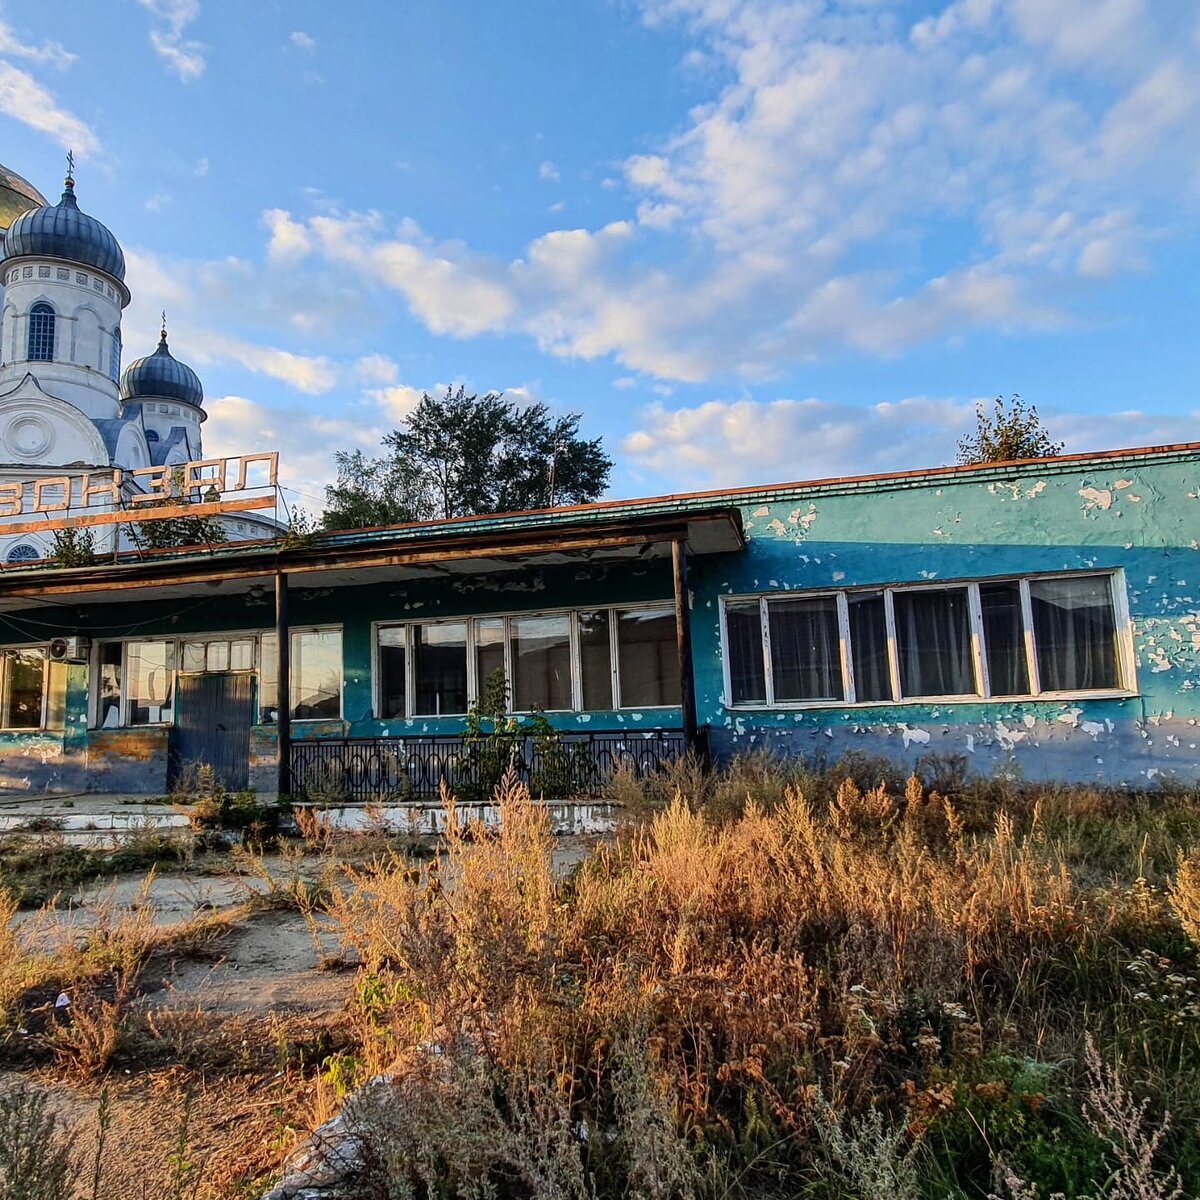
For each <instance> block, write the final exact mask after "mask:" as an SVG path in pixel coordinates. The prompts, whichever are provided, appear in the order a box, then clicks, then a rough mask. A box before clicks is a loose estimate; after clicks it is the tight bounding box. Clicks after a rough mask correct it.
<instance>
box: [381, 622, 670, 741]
mask: <svg viewBox="0 0 1200 1200" xmlns="http://www.w3.org/2000/svg"><path fill="white" fill-rule="evenodd" d="M376 653H377V660H376V675H375V688H376V696H375V704H376V715H377V717H378V719H380V720H389V719H391V718H394V717H409V718H411V717H427V716H461V715H463V714H465V713H466V712H467V711H469V709H470V707H471V705H472V704H473V703H475V702H477V701H478V699H479V698H480V697H481V696H483V695H484V693H485V689H486V688H487V686H488V681H489V680H490V679H491V678H493V677H494V676H495V674H496V672H498V671H499V672H503V677H504V680H505V683H506V685H507V687H508V704H509V706H510V707H511V708H512V710H513V711H515V712H529V711H531V710H533V709H541V710H543V711H546V712H576V711H582V712H606V711H611V710H613V709H615V708H617V707H623V708H631V707H634V706H642V707H651V706H673V705H677V704H679V702H680V701H679V695H680V689H679V660H678V650H677V648H676V638H675V610H674V607H673V606H667V605H640V606H638V607H636V608H626V609H612V608H598V609H583V610H580V611H571V610H561V611H558V612H532V613H513V614H511V615H509V616H480V617H463V618H460V619H458V620H452V621H411V622H405V623H403V624H399V625H382V626H379V627H378V628H377V630H376ZM618 668H619V669H618Z"/></svg>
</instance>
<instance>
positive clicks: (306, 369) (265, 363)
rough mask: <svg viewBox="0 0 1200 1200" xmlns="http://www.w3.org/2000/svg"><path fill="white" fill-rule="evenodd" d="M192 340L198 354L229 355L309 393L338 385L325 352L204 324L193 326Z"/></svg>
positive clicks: (314, 394)
mask: <svg viewBox="0 0 1200 1200" xmlns="http://www.w3.org/2000/svg"><path fill="white" fill-rule="evenodd" d="M191 340H192V343H193V345H194V346H195V348H196V353H197V354H198V355H199V356H202V357H211V358H218V359H232V360H233V361H234V362H236V363H239V364H240V365H241V366H243V367H245V368H246V370H247V371H252V372H253V373H254V374H255V375H266V376H267V377H268V378H270V379H277V380H279V382H280V383H286V384H287V385H288V386H289V387H293V388H295V389H296V390H297V391H298V392H304V393H305V395H308V396H320V395H322V394H323V393H324V392H328V391H332V389H333V388H334V387H336V386H337V382H338V375H337V371H336V370H335V369H334V365H333V363H332V362H331V361H330V360H329V359H328V358H326V357H325V356H324V355H311V354H294V353H292V351H290V350H280V349H279V348H278V347H276V346H264V345H260V344H255V343H252V342H246V341H243V340H242V339H241V338H235V337H229V336H228V335H226V334H222V333H215V332H213V331H212V330H207V329H203V328H194V329H193V330H192V338H191Z"/></svg>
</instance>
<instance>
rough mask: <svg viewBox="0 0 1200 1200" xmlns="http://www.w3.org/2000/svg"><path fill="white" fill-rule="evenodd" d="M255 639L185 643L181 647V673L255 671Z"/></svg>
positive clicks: (243, 638) (241, 638)
mask: <svg viewBox="0 0 1200 1200" xmlns="http://www.w3.org/2000/svg"><path fill="white" fill-rule="evenodd" d="M254 657H255V656H254V638H252V637H240V638H209V639H206V640H204V641H189V642H183V643H182V645H181V646H180V660H179V669H180V670H181V671H204V672H209V673H213V672H220V671H253V670H254Z"/></svg>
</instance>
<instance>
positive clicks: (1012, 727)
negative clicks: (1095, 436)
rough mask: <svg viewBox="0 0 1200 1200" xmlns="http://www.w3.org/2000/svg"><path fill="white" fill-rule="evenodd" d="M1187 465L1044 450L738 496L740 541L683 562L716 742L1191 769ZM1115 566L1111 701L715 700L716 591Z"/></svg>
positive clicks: (1199, 580)
mask: <svg viewBox="0 0 1200 1200" xmlns="http://www.w3.org/2000/svg"><path fill="white" fill-rule="evenodd" d="M1198 494H1200V465H1198V462H1197V459H1196V457H1195V456H1194V455H1192V456H1180V455H1175V456H1164V457H1163V458H1162V459H1160V460H1159V461H1154V462H1145V461H1143V462H1137V461H1120V460H1099V461H1095V462H1093V463H1092V464H1086V465H1084V464H1073V465H1068V464H1050V465H1048V464H1042V465H1041V467H1040V468H1039V467H1038V466H1036V465H1035V466H1031V467H1030V468H1027V469H1025V470H1020V469H1014V468H1008V469H1006V470H1003V471H995V472H989V473H986V474H984V475H982V476H980V475H976V474H969V475H958V476H953V475H951V476H941V477H932V478H929V479H927V480H926V481H920V480H914V481H913V482H912V483H910V484H906V485H904V486H896V485H894V484H892V485H880V484H863V485H860V486H847V485H840V486H832V487H829V488H824V489H823V488H815V489H804V490H803V491H798V492H797V491H794V492H793V493H792V494H790V495H789V494H787V493H786V492H784V493H782V494H777V495H772V496H771V497H770V498H769V499H767V500H763V499H761V498H756V500H755V501H754V502H751V503H745V504H744V505H743V506H742V514H743V519H744V522H745V530H746V535H747V538H748V546H747V549H746V552H745V553H743V554H739V555H728V556H723V557H721V558H718V559H708V560H702V561H699V562H697V564H696V566H695V569H694V572H693V588H694V594H695V609H694V613H693V641H694V646H695V662H696V684H697V695H698V707H699V718H700V721H701V722H702V723H705V724H708V725H710V726H711V729H712V741H713V746H714V749H715V750H716V751H717V752H718V753H720V754H726V755H727V754H730V753H734V752H738V751H744V750H749V749H753V748H756V747H762V746H771V747H773V748H775V749H777V750H780V751H781V752H785V753H804V754H807V755H809V756H811V757H819V758H826V759H834V758H836V757H838V756H839V755H840V754H842V753H845V752H846V751H849V750H858V751H865V752H868V753H882V754H885V755H888V756H889V757H892V758H896V759H901V760H905V761H907V762H911V761H913V760H914V759H915V758H916V757H917V756H918V755H920V754H922V753H926V752H929V751H939V752H942V753H955V754H963V755H965V756H967V758H968V761H970V762H972V763H973V764H974V765H975V766H976V767H978V768H979V769H981V770H988V769H993V768H997V767H999V768H1009V769H1011V768H1012V767H1014V766H1017V767H1019V769H1020V770H1021V771H1022V772H1023V774H1024V775H1025V777H1027V778H1038V779H1041V778H1067V779H1095V780H1100V781H1106V782H1121V783H1129V784H1143V785H1144V784H1146V783H1147V782H1152V781H1154V780H1156V779H1163V778H1167V777H1172V776H1175V777H1184V778H1188V779H1195V778H1197V777H1200V752H1198V749H1197V747H1198V745H1200V690H1198V689H1200V546H1198V543H1197V538H1198V537H1200V499H1197V496H1198ZM1110 568H1121V569H1123V570H1124V572H1125V576H1126V582H1127V586H1128V596H1129V608H1130V617H1131V622H1132V625H1133V640H1134V647H1135V654H1136V663H1137V681H1138V695H1137V697H1136V698H1132V699H1124V700H1071V701H1054V702H1037V701H1029V702H1019V703H1014V702H984V701H977V702H954V703H950V704H944V703H943V704H929V703H905V704H898V705H890V706H887V707H884V708H878V707H872V708H834V707H830V708H824V709H805V710H780V711H762V710H745V709H733V708H727V707H726V706H725V705H724V703H723V699H722V690H723V680H722V670H721V647H720V641H719V619H718V597H720V596H721V595H731V594H740V593H754V592H768V593H770V592H779V591H788V590H793V589H805V588H814V589H816V588H841V587H853V586H860V585H881V584H897V583H922V582H934V581H936V580H953V579H977V578H982V577H987V576H998V575H1022V574H1031V573H1036V572H1052V571H1063V570H1070V571H1075V570H1092V569H1096V570H1105V569H1110Z"/></svg>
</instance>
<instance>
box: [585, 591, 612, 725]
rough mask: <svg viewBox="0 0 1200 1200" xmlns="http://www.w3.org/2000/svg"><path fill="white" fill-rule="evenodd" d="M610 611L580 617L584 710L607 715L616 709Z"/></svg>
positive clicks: (588, 613) (600, 611)
mask: <svg viewBox="0 0 1200 1200" xmlns="http://www.w3.org/2000/svg"><path fill="white" fill-rule="evenodd" d="M608 629H609V621H608V610H607V609H605V608H602V609H599V610H598V611H596V612H581V613H580V614H579V666H580V669H581V670H582V671H583V707H584V708H585V709H586V710H587V711H588V712H605V711H607V710H608V709H611V708H612V707H613V694H612V652H611V650H610V647H609V640H608Z"/></svg>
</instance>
